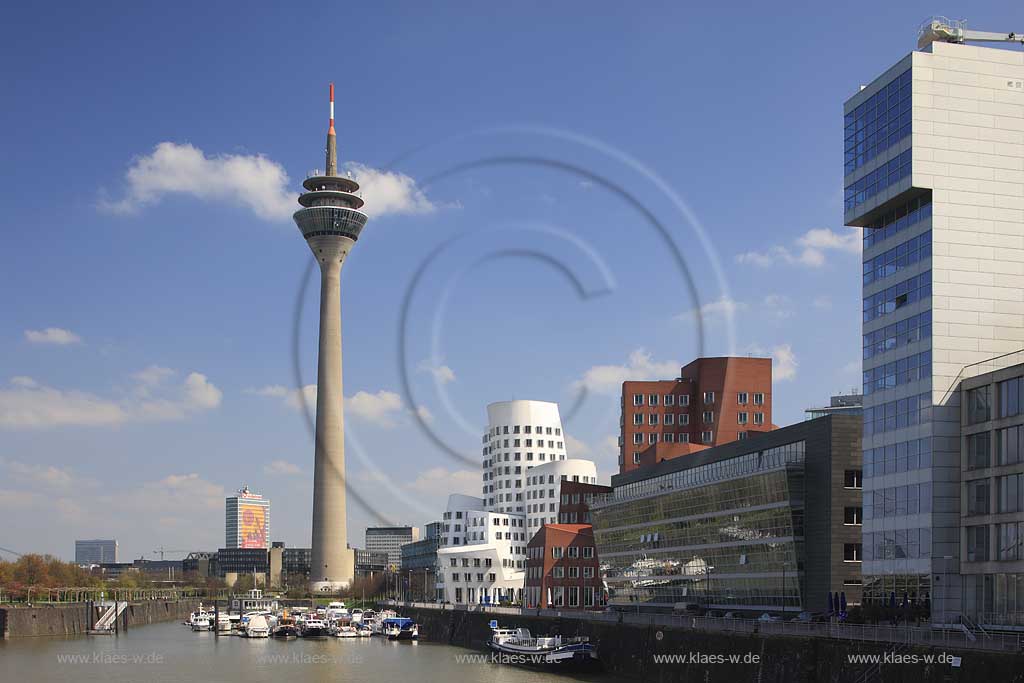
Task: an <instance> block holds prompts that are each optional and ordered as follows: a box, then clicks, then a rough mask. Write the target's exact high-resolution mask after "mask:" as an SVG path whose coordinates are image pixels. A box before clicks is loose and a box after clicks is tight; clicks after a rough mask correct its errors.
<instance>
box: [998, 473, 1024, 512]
mask: <svg viewBox="0 0 1024 683" xmlns="http://www.w3.org/2000/svg"><path fill="white" fill-rule="evenodd" d="M1022 483H1024V476H1022V475H1020V474H1008V475H1006V476H1005V477H997V478H996V490H997V491H998V492H999V508H998V509H999V512H1020V511H1021V500H1022V498H1024V490H1022V489H1021V484H1022Z"/></svg>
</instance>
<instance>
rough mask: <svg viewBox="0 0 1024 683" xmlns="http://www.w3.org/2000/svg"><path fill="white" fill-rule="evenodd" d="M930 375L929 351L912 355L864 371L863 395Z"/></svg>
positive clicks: (930, 357)
mask: <svg viewBox="0 0 1024 683" xmlns="http://www.w3.org/2000/svg"><path fill="white" fill-rule="evenodd" d="M931 373H932V352H931V350H927V351H922V352H921V353H914V354H911V355H909V356H907V357H906V358H900V359H899V360H894V361H892V362H890V363H886V364H884V365H879V366H878V367H876V368H871V369H869V370H865V371H864V373H863V374H864V395H865V396H867V395H869V394H871V393H874V392H876V391H882V390H884V389H892V388H893V387H898V386H900V385H903V384H907V383H909V382H916V381H917V380H919V379H927V378H928V377H930V376H931Z"/></svg>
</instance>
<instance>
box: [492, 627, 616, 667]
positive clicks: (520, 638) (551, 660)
mask: <svg viewBox="0 0 1024 683" xmlns="http://www.w3.org/2000/svg"><path fill="white" fill-rule="evenodd" d="M496 623H497V622H492V624H494V625H495V627H494V628H492V629H491V638H490V640H489V641H488V642H487V645H488V647H489V648H490V649H491V650H494V651H495V652H498V653H500V654H501V655H502V658H501V661H502V662H503V663H506V664H524V665H532V666H545V667H555V668H559V669H569V668H573V669H587V668H592V667H597V666H598V659H597V648H596V647H595V646H594V644H593V643H591V642H590V639H589V638H587V637H585V636H584V637H575V638H565V637H563V636H560V635H553V636H536V637H535V636H533V635H531V634H530V631H529V629H525V628H500V627H497V626H496Z"/></svg>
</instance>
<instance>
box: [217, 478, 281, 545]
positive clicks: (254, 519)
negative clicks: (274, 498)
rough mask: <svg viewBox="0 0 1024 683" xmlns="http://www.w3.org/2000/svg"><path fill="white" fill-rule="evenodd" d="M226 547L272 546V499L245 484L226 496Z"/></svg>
mask: <svg viewBox="0 0 1024 683" xmlns="http://www.w3.org/2000/svg"><path fill="white" fill-rule="evenodd" d="M224 547H225V548H262V549H264V550H266V549H267V548H269V547H270V500H269V499H267V498H264V497H263V496H261V495H260V494H258V493H254V492H252V491H250V490H249V487H248V486H243V487H242V488H240V489H238V491H237V492H235V495H233V496H229V497H227V498H226V499H224Z"/></svg>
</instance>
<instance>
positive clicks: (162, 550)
mask: <svg viewBox="0 0 1024 683" xmlns="http://www.w3.org/2000/svg"><path fill="white" fill-rule="evenodd" d="M187 552H191V551H188V550H175V549H173V548H164V547H163V546H160V547H159V548H157V549H156V550H154V551H153V553H152V554H153V555H160V559H161V560H163V559H164V553H187Z"/></svg>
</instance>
